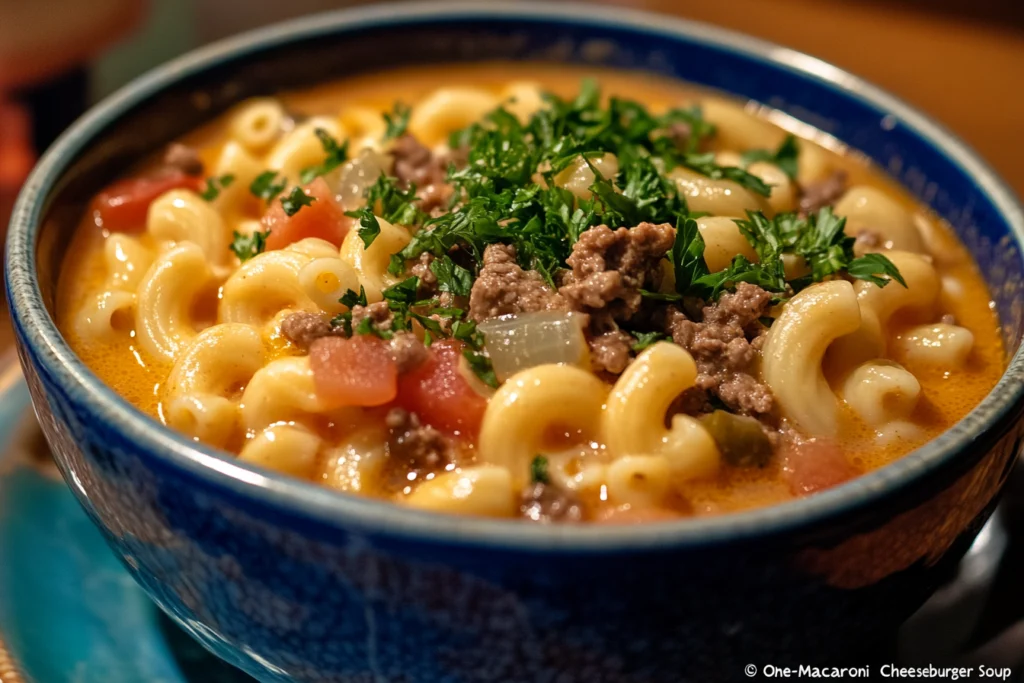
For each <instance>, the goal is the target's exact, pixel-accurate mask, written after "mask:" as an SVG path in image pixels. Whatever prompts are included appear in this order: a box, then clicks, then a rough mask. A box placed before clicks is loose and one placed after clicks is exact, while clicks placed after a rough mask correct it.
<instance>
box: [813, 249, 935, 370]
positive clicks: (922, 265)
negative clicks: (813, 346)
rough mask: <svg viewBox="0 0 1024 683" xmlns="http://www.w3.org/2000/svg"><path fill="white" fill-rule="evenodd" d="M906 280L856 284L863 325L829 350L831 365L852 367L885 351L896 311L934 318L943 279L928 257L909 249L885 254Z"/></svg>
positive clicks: (855, 288)
mask: <svg viewBox="0 0 1024 683" xmlns="http://www.w3.org/2000/svg"><path fill="white" fill-rule="evenodd" d="M886 255H887V256H888V257H889V260H890V261H892V263H893V265H895V266H896V268H897V269H898V270H899V271H900V275H902V276H903V280H904V281H905V282H906V283H907V286H906V287H903V286H902V285H900V284H899V283H898V282H890V283H889V284H887V285H886V286H885V287H879V286H877V285H875V284H872V283H871V282H867V281H866V280H858V281H856V282H855V283H854V284H853V287H854V291H855V292H856V294H857V301H858V303H859V305H860V313H861V324H860V327H858V329H857V330H856V331H855V332H854V333H853V334H850V335H847V336H845V337H843V338H841V339H838V340H837V341H836V343H835V344H834V345H833V346H832V348H831V349H829V365H830V366H831V367H833V368H840V369H842V368H849V367H850V366H851V365H855V364H858V363H861V362H863V361H865V360H869V359H871V358H880V357H883V356H886V355H888V354H887V353H886V334H887V332H888V329H887V328H888V326H889V321H890V319H891V318H892V317H893V315H894V314H895V313H896V312H897V311H906V312H909V313H912V314H914V315H920V316H923V317H925V318H926V319H927V318H928V317H931V315H932V314H933V313H934V311H935V304H936V301H937V300H938V297H939V289H940V286H941V285H940V281H939V276H938V274H937V273H936V272H935V268H934V266H932V264H931V263H930V262H929V260H928V259H927V257H924V256H921V255H920V254H913V253H910V252H907V251H890V252H888V253H887V254H886Z"/></svg>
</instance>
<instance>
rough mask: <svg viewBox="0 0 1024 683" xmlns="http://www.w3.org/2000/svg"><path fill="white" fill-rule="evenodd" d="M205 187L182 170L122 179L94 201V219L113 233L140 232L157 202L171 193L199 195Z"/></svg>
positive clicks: (201, 181) (195, 177)
mask: <svg viewBox="0 0 1024 683" xmlns="http://www.w3.org/2000/svg"><path fill="white" fill-rule="evenodd" d="M202 187H203V180H202V178H199V177H197V176H190V175H186V174H185V173H183V172H181V171H170V172H168V173H164V174H162V175H159V176H154V177H152V178H129V179H127V180H119V181H118V182H116V183H114V184H113V185H110V186H109V187H107V188H106V189H105V190H103V191H102V192H100V193H99V194H98V195H96V197H95V198H94V199H93V200H92V206H91V212H92V216H93V220H94V221H95V223H96V225H97V226H99V227H101V228H106V229H108V230H113V231H114V232H138V231H141V230H143V229H144V228H145V227H146V213H147V212H148V211H149V205H150V204H152V203H153V200H154V199H156V198H157V197H159V196H160V195H162V194H164V193H165V192H170V191H171V190H178V189H186V190H192V191H194V192H198V191H199V190H200V189H202Z"/></svg>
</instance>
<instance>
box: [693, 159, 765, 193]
mask: <svg viewBox="0 0 1024 683" xmlns="http://www.w3.org/2000/svg"><path fill="white" fill-rule="evenodd" d="M680 163H681V164H682V165H683V166H685V167H686V168H689V169H690V170H693V171H696V172H697V173H700V174H701V175H705V176H707V177H708V178H711V179H712V180H720V179H725V180H731V181H732V182H734V183H736V184H737V185H739V186H741V187H745V188H747V189H748V190H750V191H751V192H755V193H757V194H759V195H762V196H764V197H770V196H771V194H772V186H771V185H768V184H767V183H765V182H764V181H763V180H761V179H760V178H758V177H757V176H756V175H753V174H752V173H748V172H747V171H745V170H744V169H742V168H740V167H738V166H719V165H718V163H717V162H716V161H715V155H714V154H713V153H711V152H708V153H706V154H687V155H686V156H685V157H683V159H682V160H681V162H680Z"/></svg>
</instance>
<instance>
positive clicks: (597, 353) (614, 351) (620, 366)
mask: <svg viewBox="0 0 1024 683" xmlns="http://www.w3.org/2000/svg"><path fill="white" fill-rule="evenodd" d="M634 343H636V339H634V338H633V335H631V334H628V333H626V332H623V331H622V330H618V329H614V330H609V331H607V332H602V333H600V334H597V335H594V336H592V337H591V338H590V339H589V340H588V344H589V346H590V365H591V367H592V368H593V369H594V371H595V372H607V373H610V374H612V375H619V374H622V371H623V370H625V369H626V366H627V365H629V361H630V360H631V359H630V355H629V354H630V351H631V350H632V349H633V344H634Z"/></svg>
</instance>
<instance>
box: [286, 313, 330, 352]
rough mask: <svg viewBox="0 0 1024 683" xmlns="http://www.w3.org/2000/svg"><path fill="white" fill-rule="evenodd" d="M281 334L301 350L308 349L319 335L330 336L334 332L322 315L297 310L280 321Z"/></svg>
mask: <svg viewBox="0 0 1024 683" xmlns="http://www.w3.org/2000/svg"><path fill="white" fill-rule="evenodd" d="M281 334H282V335H284V337H285V339H287V340H288V341H290V342H291V343H292V344H295V346H297V347H299V348H300V349H302V350H303V351H309V347H310V346H312V344H313V342H315V341H316V340H317V339H320V338H321V337H329V336H331V335H332V334H334V330H333V329H332V328H331V325H330V323H329V322H327V321H326V320H324V318H323V316H321V315H317V314H316V313H306V312H304V311H298V312H296V313H292V314H290V315H288V316H286V317H285V318H284V319H283V320H282V321H281Z"/></svg>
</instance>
